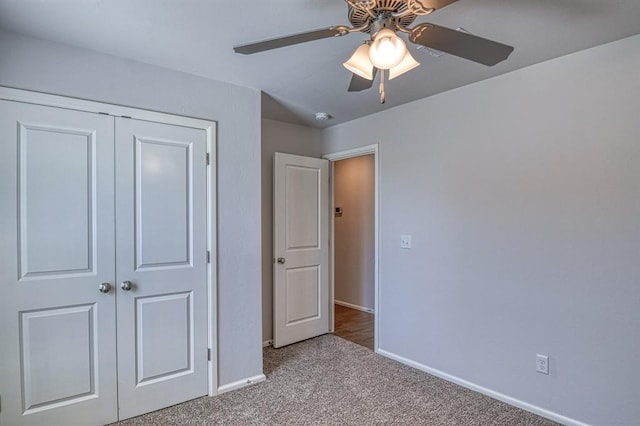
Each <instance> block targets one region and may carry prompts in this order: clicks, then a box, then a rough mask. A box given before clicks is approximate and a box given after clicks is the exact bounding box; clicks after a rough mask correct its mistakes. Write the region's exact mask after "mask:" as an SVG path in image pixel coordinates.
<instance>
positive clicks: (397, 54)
mask: <svg viewBox="0 0 640 426" xmlns="http://www.w3.org/2000/svg"><path fill="white" fill-rule="evenodd" d="M406 53H407V45H406V44H405V43H404V41H402V39H401V38H400V37H398V36H397V35H396V33H395V32H393V31H392V30H390V29H388V28H385V29H383V30H380V32H378V34H376V36H375V39H374V40H373V43H371V48H370V49H369V59H370V60H371V63H372V64H373V65H374V66H375V67H376V68H378V69H382V70H388V69H391V68H393V67H395V66H396V65H398V64H399V63H400V62H402V59H403V58H404V56H405V54H406Z"/></svg>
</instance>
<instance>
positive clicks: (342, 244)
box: [333, 154, 375, 309]
mask: <svg viewBox="0 0 640 426" xmlns="http://www.w3.org/2000/svg"><path fill="white" fill-rule="evenodd" d="M333 177H334V179H333V187H334V200H335V206H336V207H342V217H336V218H335V227H334V232H335V238H334V241H335V246H334V247H335V263H334V268H335V270H334V276H335V284H334V285H335V299H336V300H337V301H340V302H346V303H349V304H351V305H356V306H360V307H362V308H367V309H374V302H375V299H374V289H375V282H374V280H375V269H374V268H375V262H374V260H375V259H374V255H375V245H374V229H375V214H374V213H375V210H374V209H375V157H374V155H373V154H369V155H363V156H360V157H354V158H348V159H346V160H340V161H336V162H335V163H334V165H333Z"/></svg>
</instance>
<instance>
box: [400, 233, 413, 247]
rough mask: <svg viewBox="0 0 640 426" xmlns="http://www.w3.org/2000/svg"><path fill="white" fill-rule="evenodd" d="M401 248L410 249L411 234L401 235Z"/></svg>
mask: <svg viewBox="0 0 640 426" xmlns="http://www.w3.org/2000/svg"><path fill="white" fill-rule="evenodd" d="M400 248H403V249H410V248H411V235H405V234H402V235H400Z"/></svg>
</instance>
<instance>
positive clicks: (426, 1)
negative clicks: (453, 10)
mask: <svg viewBox="0 0 640 426" xmlns="http://www.w3.org/2000/svg"><path fill="white" fill-rule="evenodd" d="M457 1H458V0H414V2H416V3H420V5H421V6H422V7H424V8H425V9H436V10H438V9H442V8H443V7H445V6H449V5H450V4H451V3H455V2H457Z"/></svg>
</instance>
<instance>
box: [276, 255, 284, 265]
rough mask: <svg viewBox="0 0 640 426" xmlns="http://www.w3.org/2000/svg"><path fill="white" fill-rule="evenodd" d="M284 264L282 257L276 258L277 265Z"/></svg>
mask: <svg viewBox="0 0 640 426" xmlns="http://www.w3.org/2000/svg"><path fill="white" fill-rule="evenodd" d="M284 262H285V259H284V257H279V258H278V263H279V264H281V265H284Z"/></svg>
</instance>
